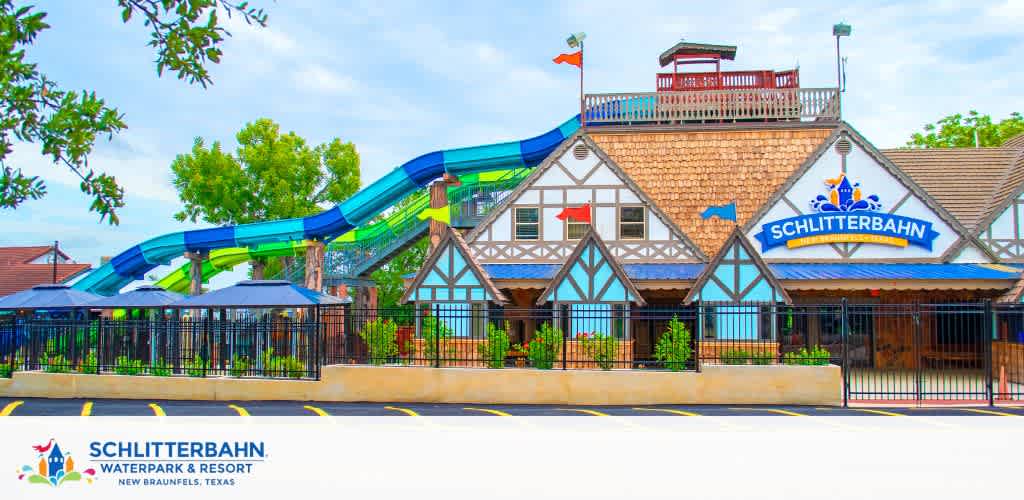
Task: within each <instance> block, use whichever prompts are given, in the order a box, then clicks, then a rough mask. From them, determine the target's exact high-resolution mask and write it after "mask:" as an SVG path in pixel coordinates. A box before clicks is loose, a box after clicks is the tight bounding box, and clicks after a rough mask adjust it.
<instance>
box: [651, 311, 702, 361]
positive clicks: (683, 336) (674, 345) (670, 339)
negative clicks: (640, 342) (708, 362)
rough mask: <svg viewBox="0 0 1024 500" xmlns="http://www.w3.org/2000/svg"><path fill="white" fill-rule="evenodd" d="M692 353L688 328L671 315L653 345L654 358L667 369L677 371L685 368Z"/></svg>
mask: <svg viewBox="0 0 1024 500" xmlns="http://www.w3.org/2000/svg"><path fill="white" fill-rule="evenodd" d="M692 354H693V349H692V348H691V347H690V330H689V329H688V328H686V324H685V323H683V322H682V321H679V317H678V316H672V319H671V320H669V322H668V327H667V328H666V329H665V332H664V333H662V334H661V337H659V338H658V343H657V344H655V345H654V359H656V360H658V361H661V362H662V363H664V364H665V367H666V368H668V369H669V370H672V371H675V372H677V371H682V370H685V369H686V362H687V361H689V360H690V356H691V355H692Z"/></svg>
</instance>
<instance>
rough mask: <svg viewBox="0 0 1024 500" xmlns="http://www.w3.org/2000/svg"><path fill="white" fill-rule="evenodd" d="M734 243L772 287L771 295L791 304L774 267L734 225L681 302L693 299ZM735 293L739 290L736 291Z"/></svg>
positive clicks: (740, 274) (738, 275)
mask: <svg viewBox="0 0 1024 500" xmlns="http://www.w3.org/2000/svg"><path fill="white" fill-rule="evenodd" d="M736 245H739V247H740V248H742V249H743V252H745V253H746V254H747V256H749V257H750V261H751V263H752V264H753V265H754V267H755V268H757V270H758V272H759V273H761V276H762V278H763V279H764V280H765V281H767V282H768V284H769V285H770V286H771V287H772V288H773V291H772V297H776V296H779V297H781V298H782V301H783V302H785V303H787V304H792V303H793V299H791V298H790V297H789V294H788V293H786V287H784V286H782V283H779V279H778V278H777V277H776V275H775V272H774V269H772V268H770V267H768V265H767V264H765V263H764V260H763V259H761V255H760V254H759V253H757V250H756V249H754V247H753V246H752V245H751V244H750V241H749V240H748V239H747V237H746V236H744V234H743V231H741V230H740V228H739V226H736V227H735V228H734V229H733V230H732V233H730V234H729V238H728V239H727V240H725V244H724V245H722V248H721V250H719V251H718V253H717V254H716V255H715V258H714V259H712V260H711V263H709V264H708V265H707V267H705V268H704V272H702V273H701V274H700V276H699V277H698V278H697V281H696V282H695V283H694V284H693V286H692V287H691V288H690V292H689V293H687V294H686V298H684V299H683V302H684V303H687V304H689V303H690V302H693V299H695V298H696V297H697V296H698V294H701V289H703V288H704V285H705V284H706V283H707V282H708V281H709V280H710V279H712V277H713V276H714V274H715V273H716V272H718V267H719V266H720V265H721V264H722V260H723V259H725V257H726V255H727V254H728V253H729V252H732V251H733V250H732V249H733V248H734V247H735V246H736ZM737 257H738V255H737ZM737 260H739V259H737ZM742 275H743V273H742V272H740V271H737V281H736V282H737V286H742V285H740V284H739V283H740V282H739V280H740V278H741V277H742ZM715 279H717V278H715ZM754 281H755V282H756V281H758V280H757V279H756V278H754ZM751 286H753V284H751ZM737 293H740V292H739V291H737ZM740 295H742V294H740ZM740 295H737V297H739V298H740V299H742V297H741V296H740Z"/></svg>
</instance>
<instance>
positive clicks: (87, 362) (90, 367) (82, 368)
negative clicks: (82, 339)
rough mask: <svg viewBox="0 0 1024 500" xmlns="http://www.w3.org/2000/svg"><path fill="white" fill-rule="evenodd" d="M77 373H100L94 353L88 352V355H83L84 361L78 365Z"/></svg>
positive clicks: (98, 363)
mask: <svg viewBox="0 0 1024 500" xmlns="http://www.w3.org/2000/svg"><path fill="white" fill-rule="evenodd" d="M78 372H79V373H91V374H94V375H95V374H97V373H99V372H100V362H99V360H98V359H96V352H95V351H89V353H88V354H86V355H85V359H83V360H82V362H81V363H79V365H78Z"/></svg>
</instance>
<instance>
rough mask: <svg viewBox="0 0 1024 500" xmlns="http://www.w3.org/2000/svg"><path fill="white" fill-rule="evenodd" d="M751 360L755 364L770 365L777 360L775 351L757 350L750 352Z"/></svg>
mask: <svg viewBox="0 0 1024 500" xmlns="http://www.w3.org/2000/svg"><path fill="white" fill-rule="evenodd" d="M750 362H751V363H753V364H755V365H770V364H772V363H773V362H775V353H771V352H767V351H757V352H752V353H750Z"/></svg>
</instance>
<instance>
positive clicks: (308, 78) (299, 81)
mask: <svg viewBox="0 0 1024 500" xmlns="http://www.w3.org/2000/svg"><path fill="white" fill-rule="evenodd" d="M293 81H294V83H295V85H296V86H298V87H299V88H300V89H305V90H309V91H313V92H321V93H324V94H348V93H350V92H352V91H354V90H356V88H357V84H356V81H355V79H353V78H351V77H348V76H344V75H339V74H338V73H335V72H334V71H331V70H330V69H327V68H325V67H323V66H321V65H319V64H308V65H306V66H304V67H302V68H300V69H299V70H298V71H297V72H296V73H295V74H294V75H293Z"/></svg>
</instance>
